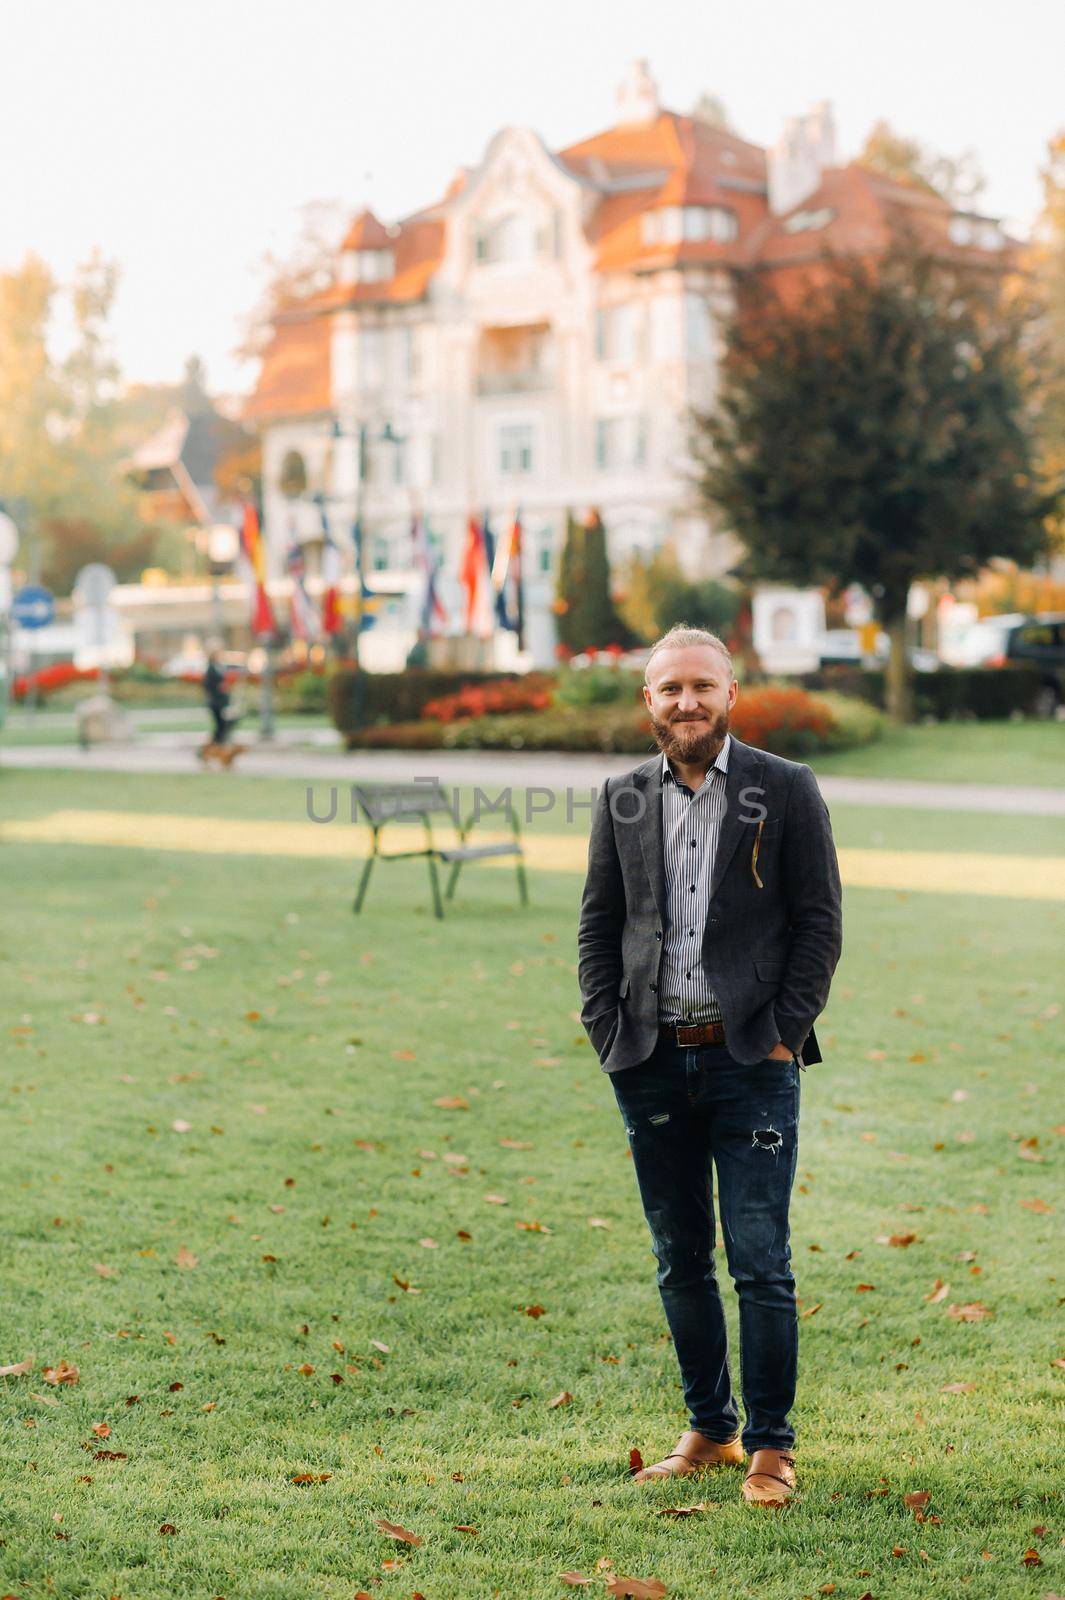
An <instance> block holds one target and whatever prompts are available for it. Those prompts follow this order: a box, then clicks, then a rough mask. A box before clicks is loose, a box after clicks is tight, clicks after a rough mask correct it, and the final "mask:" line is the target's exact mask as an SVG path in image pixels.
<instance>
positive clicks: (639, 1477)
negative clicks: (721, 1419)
mask: <svg viewBox="0 0 1065 1600" xmlns="http://www.w3.org/2000/svg"><path fill="white" fill-rule="evenodd" d="M742 1465H743V1446H742V1444H741V1443H740V1441H739V1437H738V1436H737V1437H736V1438H735V1439H730V1440H729V1441H728V1442H727V1444H718V1443H717V1441H716V1440H715V1439H708V1438H707V1437H706V1435H705V1433H696V1432H694V1430H693V1431H691V1432H689V1433H682V1434H681V1436H680V1438H679V1440H678V1441H677V1448H676V1449H675V1450H674V1451H673V1452H672V1453H671V1454H670V1455H668V1456H666V1458H665V1460H664V1461H656V1462H655V1464H654V1466H653V1467H644V1468H642V1469H641V1471H639V1472H637V1473H636V1482H637V1483H646V1482H648V1480H649V1479H651V1478H687V1477H691V1475H692V1474H693V1473H696V1472H705V1471H706V1470H707V1468H708V1467H742Z"/></svg>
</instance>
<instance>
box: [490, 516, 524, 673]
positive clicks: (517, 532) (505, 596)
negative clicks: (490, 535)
mask: <svg viewBox="0 0 1065 1600" xmlns="http://www.w3.org/2000/svg"><path fill="white" fill-rule="evenodd" d="M492 587H493V589H494V590H495V607H496V616H497V617H498V619H499V626H500V627H501V628H509V629H510V630H511V631H512V632H514V633H516V634H517V635H518V649H519V650H521V649H523V648H524V633H525V606H524V597H523V595H522V586H521V511H520V509H519V510H518V511H516V512H515V514H514V521H513V523H512V524H511V527H510V530H509V532H507V533H505V534H501V535H500V537H499V540H498V541H497V543H496V550H495V558H494V560H493V562H492Z"/></svg>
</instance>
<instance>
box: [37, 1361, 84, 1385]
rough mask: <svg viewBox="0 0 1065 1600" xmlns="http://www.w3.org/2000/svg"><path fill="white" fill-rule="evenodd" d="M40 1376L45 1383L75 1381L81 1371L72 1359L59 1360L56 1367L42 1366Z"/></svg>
mask: <svg viewBox="0 0 1065 1600" xmlns="http://www.w3.org/2000/svg"><path fill="white" fill-rule="evenodd" d="M41 1377H42V1378H43V1379H44V1381H45V1383H77V1381H78V1379H79V1378H80V1377H81V1373H80V1372H79V1371H78V1369H77V1367H76V1366H75V1365H74V1363H73V1362H72V1361H61V1362H60V1363H59V1365H58V1366H56V1367H43V1368H42V1369H41Z"/></svg>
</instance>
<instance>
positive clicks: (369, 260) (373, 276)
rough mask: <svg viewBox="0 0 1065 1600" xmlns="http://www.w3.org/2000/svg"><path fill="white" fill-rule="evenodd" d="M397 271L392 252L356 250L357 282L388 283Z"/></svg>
mask: <svg viewBox="0 0 1065 1600" xmlns="http://www.w3.org/2000/svg"><path fill="white" fill-rule="evenodd" d="M394 271H395V261H394V257H393V255H392V252H391V250H356V251H355V282H356V283H386V282H387V281H388V279H389V278H391V277H392V274H393V272H394Z"/></svg>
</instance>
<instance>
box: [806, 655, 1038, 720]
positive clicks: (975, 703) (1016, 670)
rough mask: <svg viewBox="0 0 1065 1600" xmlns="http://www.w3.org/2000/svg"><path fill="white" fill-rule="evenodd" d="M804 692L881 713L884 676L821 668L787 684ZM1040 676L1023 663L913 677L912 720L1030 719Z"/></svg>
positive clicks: (843, 668) (949, 669)
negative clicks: (849, 701) (865, 704)
mask: <svg viewBox="0 0 1065 1600" xmlns="http://www.w3.org/2000/svg"><path fill="white" fill-rule="evenodd" d="M791 681H792V682H795V683H799V684H801V685H802V687H803V688H804V689H812V690H821V691H824V690H831V691H834V692H835V693H837V694H840V695H846V696H848V698H852V699H857V700H865V701H868V703H869V704H870V705H874V706H877V707H879V708H880V709H881V710H883V707H884V702H885V681H884V674H883V672H882V671H881V670H880V668H877V669H876V670H875V671H870V672H865V671H863V669H862V668H861V667H848V666H843V665H840V666H835V667H822V668H821V670H820V672H805V673H803V674H802V675H801V676H800V677H798V678H795V679H792V680H791ZM1039 684H1040V676H1039V673H1038V671H1037V670H1036V668H1034V667H1031V666H1029V665H1027V664H1026V663H1024V662H1017V663H1016V664H1013V663H1011V664H1010V665H1008V666H1005V667H941V668H940V669H939V671H938V672H915V673H914V676H913V692H914V708H915V711H916V714H917V716H918V717H934V718H935V719H936V720H937V721H938V722H950V721H956V720H960V719H964V718H975V719H976V720H977V721H978V722H993V721H996V720H998V719H1001V718H1005V717H1011V716H1014V715H1015V714H1016V713H1018V712H1020V713H1021V715H1022V716H1026V717H1030V716H1034V715H1035V701H1036V694H1037V692H1038V690H1039Z"/></svg>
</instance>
